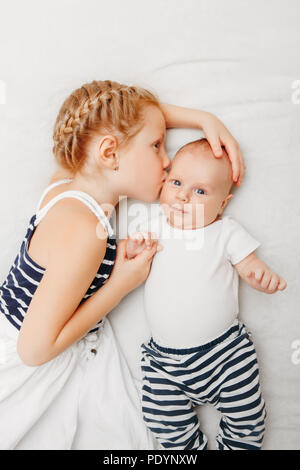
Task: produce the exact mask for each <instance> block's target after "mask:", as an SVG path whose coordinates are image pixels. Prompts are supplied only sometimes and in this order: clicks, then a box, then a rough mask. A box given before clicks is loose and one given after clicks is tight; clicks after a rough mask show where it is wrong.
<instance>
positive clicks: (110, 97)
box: [53, 80, 160, 173]
mask: <svg viewBox="0 0 300 470" xmlns="http://www.w3.org/2000/svg"><path fill="white" fill-rule="evenodd" d="M147 104H152V105H155V106H157V107H158V108H160V104H159V100H158V98H157V97H156V96H155V95H154V94H153V93H152V92H150V91H148V90H146V89H144V88H140V87H136V86H128V85H122V84H120V83H118V82H113V81H110V80H104V81H96V80H94V81H93V82H91V83H86V84H84V85H83V86H82V87H81V88H78V89H77V90H75V91H73V93H71V95H70V96H69V97H68V98H67V99H66V100H65V101H64V103H63V105H62V107H61V109H60V111H59V113H58V116H57V119H56V122H55V125H54V131H53V140H54V146H53V153H54V156H55V158H56V160H57V162H58V164H59V165H60V166H61V167H62V168H65V169H67V170H69V171H70V172H72V173H76V171H79V170H80V169H81V168H82V166H83V165H84V163H85V161H86V157H87V154H88V143H89V141H90V139H91V138H92V137H93V136H96V135H97V134H99V132H100V131H101V132H105V133H111V134H113V135H114V136H115V137H116V138H117V141H118V145H120V146H122V145H126V143H128V141H129V140H130V139H131V138H132V137H134V136H135V135H136V134H137V133H138V132H139V131H140V129H141V128H142V126H143V119H142V111H143V108H144V106H145V105H147Z"/></svg>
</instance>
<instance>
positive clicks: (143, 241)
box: [126, 232, 162, 259]
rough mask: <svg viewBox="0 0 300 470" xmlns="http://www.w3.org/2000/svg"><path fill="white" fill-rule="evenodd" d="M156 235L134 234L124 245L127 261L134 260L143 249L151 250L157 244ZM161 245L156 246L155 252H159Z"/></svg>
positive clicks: (147, 233)
mask: <svg viewBox="0 0 300 470" xmlns="http://www.w3.org/2000/svg"><path fill="white" fill-rule="evenodd" d="M157 240H158V238H157V235H156V234H155V233H151V232H135V233H134V234H133V235H132V236H131V237H130V238H129V239H128V240H127V244H126V255H127V258H128V259H132V258H135V257H136V256H137V255H138V254H140V253H141V252H142V251H143V250H144V249H147V250H151V248H152V247H153V245H154V243H156V244H157ZM161 250H162V245H159V244H157V250H156V251H161Z"/></svg>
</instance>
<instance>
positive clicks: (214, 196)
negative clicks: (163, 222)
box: [160, 145, 232, 229]
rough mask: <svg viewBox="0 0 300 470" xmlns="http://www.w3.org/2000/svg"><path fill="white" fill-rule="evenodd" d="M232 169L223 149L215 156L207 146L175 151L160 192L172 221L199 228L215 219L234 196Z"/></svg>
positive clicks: (182, 225)
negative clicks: (232, 192) (218, 155)
mask: <svg viewBox="0 0 300 470" xmlns="http://www.w3.org/2000/svg"><path fill="white" fill-rule="evenodd" d="M231 186H232V169H231V164H230V161H229V159H228V156H227V155H226V154H225V153H224V152H223V156H222V157H221V158H218V159H217V158H215V157H214V156H213V154H212V151H211V148H210V147H209V146H208V145H202V146H200V147H196V148H195V147H194V148H193V147H191V148H189V147H188V148H186V149H183V150H181V151H180V152H179V153H178V154H176V156H175V158H174V160H173V163H172V167H171V170H170V172H169V174H168V177H167V179H166V182H165V183H164V185H163V188H162V191H161V194H160V203H161V204H162V206H163V210H164V212H165V214H166V216H167V218H168V220H169V223H170V224H171V225H172V226H174V227H176V228H180V229H196V228H201V227H205V226H206V225H209V224H211V223H212V222H214V221H215V220H216V219H217V218H218V216H219V215H221V213H222V212H223V209H224V208H225V206H226V204H227V202H228V201H229V199H230V198H231V197H232V195H231V194H229V192H230V189H231Z"/></svg>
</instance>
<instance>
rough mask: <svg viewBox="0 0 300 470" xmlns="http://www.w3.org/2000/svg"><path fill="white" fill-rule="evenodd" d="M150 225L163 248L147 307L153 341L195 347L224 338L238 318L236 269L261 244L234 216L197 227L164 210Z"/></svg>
mask: <svg viewBox="0 0 300 470" xmlns="http://www.w3.org/2000/svg"><path fill="white" fill-rule="evenodd" d="M148 229H150V231H152V232H156V233H157V234H158V236H159V239H160V241H161V244H162V245H163V247H164V248H163V250H162V251H161V252H158V253H157V254H156V255H155V256H154V259H153V263H152V267H151V272H150V275H149V277H148V279H147V281H146V283H145V289H144V306H145V311H146V316H147V320H148V324H149V326H150V330H151V333H152V337H153V339H154V341H155V342H156V343H157V344H159V345H161V346H165V347H170V348H190V347H194V346H199V345H201V344H204V343H207V342H209V341H210V340H212V339H214V338H215V337H217V336H219V335H220V334H221V333H223V331H224V330H226V329H227V328H228V327H229V326H230V325H231V324H232V323H233V321H234V320H235V319H236V317H237V315H238V311H239V306H238V273H237V271H236V269H235V268H234V267H233V265H234V264H236V263H238V262H239V261H241V260H242V259H244V258H245V257H246V256H248V255H249V254H250V253H251V252H253V251H254V250H255V249H256V248H257V247H258V246H259V245H260V243H259V242H258V241H257V240H255V239H254V238H253V237H252V236H251V235H249V234H248V233H247V232H246V230H245V229H244V228H243V227H242V226H241V225H240V224H239V223H237V222H236V221H235V220H234V219H233V218H232V217H230V216H224V217H223V218H222V219H220V220H217V221H216V222H213V223H212V224H210V225H208V226H206V227H203V228H200V229H196V230H180V229H176V228H173V227H171V226H170V225H169V224H168V223H167V220H166V217H165V215H164V213H163V211H162V210H161V211H160V213H159V215H158V216H157V217H155V218H153V219H151V221H150V224H149V223H148Z"/></svg>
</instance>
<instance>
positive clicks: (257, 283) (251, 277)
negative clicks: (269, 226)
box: [234, 253, 287, 294]
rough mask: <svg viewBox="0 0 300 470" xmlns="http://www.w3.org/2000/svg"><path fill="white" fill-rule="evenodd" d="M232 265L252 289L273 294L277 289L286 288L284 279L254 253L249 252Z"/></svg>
mask: <svg viewBox="0 0 300 470" xmlns="http://www.w3.org/2000/svg"><path fill="white" fill-rule="evenodd" d="M234 267H235V268H236V270H237V272H238V273H239V275H240V276H241V278H242V279H243V280H244V281H246V282H247V284H249V286H251V287H253V289H256V290H259V291H261V292H265V293H266V294H274V293H275V292H277V290H284V289H285V288H286V285H287V284H286V282H285V280H284V279H282V277H280V276H279V275H278V274H276V273H274V272H273V271H272V270H271V269H270V268H269V267H268V266H267V265H266V264H265V263H264V262H263V261H262V260H260V259H259V258H257V256H256V255H255V254H254V253H250V255H248V256H246V258H244V259H243V260H242V261H240V262H239V263H237V264H235V265H234Z"/></svg>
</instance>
